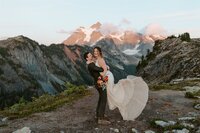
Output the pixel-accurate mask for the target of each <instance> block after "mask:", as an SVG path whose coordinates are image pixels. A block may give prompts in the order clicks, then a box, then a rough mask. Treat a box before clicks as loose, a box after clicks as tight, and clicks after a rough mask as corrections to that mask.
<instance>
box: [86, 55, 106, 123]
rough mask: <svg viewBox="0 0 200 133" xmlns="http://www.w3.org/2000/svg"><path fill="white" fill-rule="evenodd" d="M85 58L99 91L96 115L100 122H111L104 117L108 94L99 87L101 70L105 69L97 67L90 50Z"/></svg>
mask: <svg viewBox="0 0 200 133" xmlns="http://www.w3.org/2000/svg"><path fill="white" fill-rule="evenodd" d="M84 58H85V60H86V61H87V62H86V63H87V65H88V70H89V72H90V74H91V76H92V77H93V78H94V82H95V88H96V90H97V91H98V93H99V101H98V105H97V108H96V117H97V120H98V124H105V125H106V124H110V121H108V120H106V119H105V117H104V114H105V109H106V102H107V94H106V90H105V89H104V90H103V89H102V88H100V87H98V85H97V80H98V77H99V76H100V72H103V69H102V68H101V67H97V66H96V65H95V63H94V61H93V55H92V54H91V53H90V52H86V53H85V54H84Z"/></svg>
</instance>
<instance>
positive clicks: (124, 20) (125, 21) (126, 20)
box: [120, 18, 131, 25]
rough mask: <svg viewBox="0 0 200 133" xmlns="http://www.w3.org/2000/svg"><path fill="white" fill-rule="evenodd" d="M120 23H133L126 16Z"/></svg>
mask: <svg viewBox="0 0 200 133" xmlns="http://www.w3.org/2000/svg"><path fill="white" fill-rule="evenodd" d="M120 24H126V25H130V24H131V21H129V20H128V19H126V18H124V19H122V21H121V23H120Z"/></svg>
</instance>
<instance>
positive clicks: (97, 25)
mask: <svg viewBox="0 0 200 133" xmlns="http://www.w3.org/2000/svg"><path fill="white" fill-rule="evenodd" d="M101 25H102V24H101V23H100V22H97V23H96V24H93V25H92V26H90V28H92V29H100V27H101Z"/></svg>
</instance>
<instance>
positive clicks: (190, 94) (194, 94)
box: [185, 90, 200, 98]
mask: <svg viewBox="0 0 200 133" xmlns="http://www.w3.org/2000/svg"><path fill="white" fill-rule="evenodd" d="M197 96H200V90H199V91H197V92H186V93H185V97H186V98H197Z"/></svg>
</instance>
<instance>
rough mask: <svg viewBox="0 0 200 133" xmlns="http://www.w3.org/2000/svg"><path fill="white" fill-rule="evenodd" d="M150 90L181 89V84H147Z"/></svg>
mask: <svg viewBox="0 0 200 133" xmlns="http://www.w3.org/2000/svg"><path fill="white" fill-rule="evenodd" d="M149 88H150V90H154V91H159V90H183V88H182V86H180V85H178V84H167V83H163V84H153V85H149Z"/></svg>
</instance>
